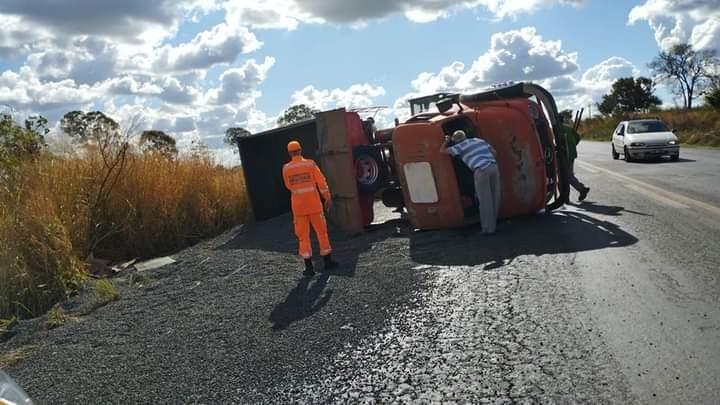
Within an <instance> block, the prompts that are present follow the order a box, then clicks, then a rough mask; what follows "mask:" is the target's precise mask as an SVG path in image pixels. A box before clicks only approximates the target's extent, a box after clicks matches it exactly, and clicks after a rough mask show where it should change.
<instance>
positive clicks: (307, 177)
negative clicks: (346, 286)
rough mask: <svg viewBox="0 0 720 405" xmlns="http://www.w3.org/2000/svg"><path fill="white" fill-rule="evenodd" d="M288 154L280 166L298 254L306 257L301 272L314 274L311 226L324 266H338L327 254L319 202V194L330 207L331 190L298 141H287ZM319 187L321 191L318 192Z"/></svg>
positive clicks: (327, 242)
mask: <svg viewBox="0 0 720 405" xmlns="http://www.w3.org/2000/svg"><path fill="white" fill-rule="evenodd" d="M287 148H288V154H289V155H290V162H288V163H287V164H285V166H283V181H284V182H285V187H287V189H288V190H289V191H290V194H291V204H292V213H293V221H294V223H295V235H296V236H297V238H298V245H299V249H298V250H299V253H300V256H302V258H303V259H304V260H305V271H304V272H303V275H305V276H307V277H312V276H313V275H314V274H315V269H314V268H313V262H312V245H311V244H310V225H312V227H313V229H315V234H316V235H317V238H318V242H319V243H320V255H321V256H322V257H323V260H324V262H325V268H326V269H331V268H333V267H336V266H337V262H335V261H334V260H333V259H332V257H331V256H330V254H331V252H332V247H331V246H330V238H329V237H328V232H327V224H326V222H325V215H324V213H323V202H322V201H320V194H322V198H323V200H324V208H325V210H326V211H329V210H330V206H331V204H332V203H331V200H330V189H329V188H328V185H327V181H326V180H325V176H324V175H323V174H322V172H321V171H320V168H319V167H318V166H317V164H315V162H314V161H312V160H310V159H305V158H303V156H302V146H301V145H300V142H297V141H292V142H290V143H288V147H287ZM318 189H319V191H320V193H318Z"/></svg>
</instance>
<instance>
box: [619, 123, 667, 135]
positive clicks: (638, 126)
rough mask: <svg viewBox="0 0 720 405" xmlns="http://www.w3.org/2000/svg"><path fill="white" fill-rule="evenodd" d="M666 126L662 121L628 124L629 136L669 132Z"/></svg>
mask: <svg viewBox="0 0 720 405" xmlns="http://www.w3.org/2000/svg"><path fill="white" fill-rule="evenodd" d="M669 131H670V130H669V129H668V127H667V126H665V124H663V123H662V122H660V121H638V122H631V123H629V124H628V129H627V132H628V134H643V133H647V132H669Z"/></svg>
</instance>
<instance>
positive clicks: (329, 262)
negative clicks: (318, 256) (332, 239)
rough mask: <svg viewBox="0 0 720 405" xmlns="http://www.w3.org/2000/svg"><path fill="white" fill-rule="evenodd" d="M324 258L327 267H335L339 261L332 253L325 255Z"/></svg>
mask: <svg viewBox="0 0 720 405" xmlns="http://www.w3.org/2000/svg"><path fill="white" fill-rule="evenodd" d="M323 260H324V261H325V269H334V268H335V267H337V266H338V262H336V261H335V260H333V259H332V257H331V256H330V255H327V256H323Z"/></svg>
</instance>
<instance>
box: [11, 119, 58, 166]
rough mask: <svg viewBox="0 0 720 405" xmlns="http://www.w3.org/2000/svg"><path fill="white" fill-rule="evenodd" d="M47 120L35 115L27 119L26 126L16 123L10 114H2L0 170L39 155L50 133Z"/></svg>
mask: <svg viewBox="0 0 720 405" xmlns="http://www.w3.org/2000/svg"><path fill="white" fill-rule="evenodd" d="M46 124H47V120H46V119H45V118H44V117H42V116H33V117H30V118H28V119H27V120H26V121H25V127H24V128H23V127H21V126H20V125H18V124H16V123H15V121H14V120H13V118H12V116H11V115H10V114H2V115H0V171H3V172H4V171H5V170H6V169H8V168H9V167H10V166H11V165H14V164H16V163H19V162H21V161H23V160H26V159H28V158H35V157H36V156H38V155H39V154H40V153H41V152H42V150H43V148H45V147H46V146H47V144H46V143H45V135H46V134H47V133H48V130H47V126H46Z"/></svg>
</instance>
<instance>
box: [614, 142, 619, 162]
mask: <svg viewBox="0 0 720 405" xmlns="http://www.w3.org/2000/svg"><path fill="white" fill-rule="evenodd" d="M612 157H613V160H618V159H620V154H619V153H617V151H615V145H612Z"/></svg>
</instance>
